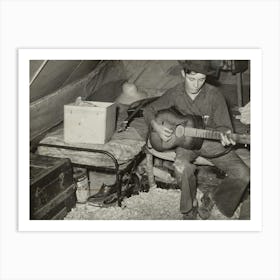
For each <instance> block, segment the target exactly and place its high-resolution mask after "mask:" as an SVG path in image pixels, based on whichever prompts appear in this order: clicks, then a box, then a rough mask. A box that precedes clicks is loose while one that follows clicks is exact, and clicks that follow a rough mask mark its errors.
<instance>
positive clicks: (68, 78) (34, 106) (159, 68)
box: [30, 60, 249, 141]
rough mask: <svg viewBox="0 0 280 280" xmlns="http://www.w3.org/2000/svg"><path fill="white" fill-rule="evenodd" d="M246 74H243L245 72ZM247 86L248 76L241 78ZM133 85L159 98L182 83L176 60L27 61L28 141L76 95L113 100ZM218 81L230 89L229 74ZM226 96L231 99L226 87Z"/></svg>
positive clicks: (58, 120) (51, 122) (56, 119)
mask: <svg viewBox="0 0 280 280" xmlns="http://www.w3.org/2000/svg"><path fill="white" fill-rule="evenodd" d="M245 74H246V72H245ZM243 80H244V81H243V82H244V85H248V84H249V75H248V74H247V75H245V78H244V79H243ZM125 81H129V82H133V83H135V84H136V86H137V87H138V89H140V90H144V91H145V92H147V93H148V95H149V96H154V95H160V94H162V93H163V92H164V91H165V90H167V89H169V88H172V87H174V86H175V85H176V84H178V83H180V82H182V81H183V80H182V76H181V74H180V67H179V63H178V61H177V60H160V61H156V60H114V61H112V60H103V61H98V60H67V61H66V60H64V61H63V60H46V61H44V60H36V61H35V60H33V61H30V140H31V141H32V140H34V139H36V138H38V137H40V135H43V134H44V133H45V132H46V131H48V130H49V129H51V128H52V127H54V126H56V125H57V124H59V123H61V122H62V121H63V107H64V105H65V104H68V103H71V102H74V101H75V99H76V98H77V97H78V96H82V98H84V99H90V100H96V101H110V102H111V101H115V100H116V98H117V97H118V96H119V95H120V94H121V91H122V84H123V83H124V82H125ZM220 82H221V83H222V85H223V84H229V85H231V86H232V91H235V87H236V85H235V82H236V79H235V77H234V76H233V75H232V74H229V73H221V77H220ZM225 94H227V97H228V98H229V100H230V98H232V96H231V95H230V94H229V87H227V92H225Z"/></svg>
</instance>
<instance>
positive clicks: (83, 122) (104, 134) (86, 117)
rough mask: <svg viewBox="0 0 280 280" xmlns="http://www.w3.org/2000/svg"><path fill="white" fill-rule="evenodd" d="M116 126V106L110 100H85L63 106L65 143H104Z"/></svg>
mask: <svg viewBox="0 0 280 280" xmlns="http://www.w3.org/2000/svg"><path fill="white" fill-rule="evenodd" d="M115 127H116V106H115V104H114V103H110V102H93V101H86V102H85V103H83V105H76V104H69V105H65V106H64V141H65V142H66V143H73V144H75V143H86V144H104V143H106V142H108V141H109V140H110V138H111V136H112V135H113V133H114V131H115Z"/></svg>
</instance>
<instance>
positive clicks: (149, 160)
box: [144, 143, 214, 188]
mask: <svg viewBox="0 0 280 280" xmlns="http://www.w3.org/2000/svg"><path fill="white" fill-rule="evenodd" d="M144 151H145V153H146V170H147V176H148V183H149V187H150V188H154V187H156V186H157V185H156V182H155V176H154V157H157V158H159V159H163V160H167V161H173V162H174V161H175V157H176V153H175V151H166V152H158V151H156V150H155V149H153V148H152V147H151V144H150V143H147V144H146V146H145V149H144ZM194 164H196V165H209V166H214V165H213V163H211V162H210V161H209V160H207V159H206V158H204V157H201V156H199V157H197V158H196V160H195V161H194Z"/></svg>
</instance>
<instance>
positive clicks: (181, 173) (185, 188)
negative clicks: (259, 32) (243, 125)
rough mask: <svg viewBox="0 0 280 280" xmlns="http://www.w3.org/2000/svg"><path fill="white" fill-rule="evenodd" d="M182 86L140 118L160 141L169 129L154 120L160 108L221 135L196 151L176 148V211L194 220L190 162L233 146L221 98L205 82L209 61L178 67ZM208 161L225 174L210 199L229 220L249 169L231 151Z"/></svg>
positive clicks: (164, 138)
mask: <svg viewBox="0 0 280 280" xmlns="http://www.w3.org/2000/svg"><path fill="white" fill-rule="evenodd" d="M182 68H183V69H182V71H181V73H182V76H183V79H184V83H182V84H180V85H178V86H177V87H175V88H173V89H171V90H168V91H167V92H165V93H164V94H163V95H162V96H161V97H160V98H159V99H157V100H156V101H154V102H153V103H151V104H149V105H148V106H146V108H145V109H144V118H145V120H146V122H147V124H148V125H151V127H152V129H153V130H154V131H155V132H157V133H158V135H159V136H160V138H161V139H162V140H163V141H169V140H170V139H171V136H172V133H173V132H172V130H170V129H169V128H167V127H165V126H164V125H162V124H159V123H157V122H156V121H155V118H156V115H157V113H158V112H159V111H161V110H163V109H168V108H171V107H175V109H176V110H177V111H179V112H180V113H181V114H182V115H186V114H191V115H199V116H202V118H203V119H204V120H206V123H205V124H206V129H214V130H218V131H220V132H221V141H220V142H217V141H212V140H204V141H203V144H202V146H201V148H200V149H199V150H187V149H183V148H181V147H177V148H176V160H175V163H174V167H175V175H176V179H177V182H178V184H179V186H180V188H181V200H180V211H181V213H182V214H183V218H184V219H196V218H197V200H196V188H197V186H196V178H195V174H194V173H195V169H196V167H195V165H194V164H193V161H194V160H195V159H196V158H197V157H198V156H200V155H213V154H219V153H223V152H224V151H225V150H226V148H225V147H226V146H228V145H235V142H234V141H233V139H232V138H231V131H232V124H231V120H230V116H229V112H228V108H227V105H226V102H225V99H224V97H223V95H222V94H221V93H220V92H219V91H218V89H217V88H216V87H214V86H212V85H210V84H208V83H206V76H207V75H208V74H209V68H210V61H208V60H193V61H192V60H188V61H185V63H184V64H183V65H182ZM210 161H211V162H212V163H213V164H214V165H215V166H216V167H218V168H219V169H221V170H223V171H224V172H225V173H226V174H227V175H226V177H225V179H224V180H223V182H222V184H221V185H219V186H218V187H217V188H216V190H215V192H214V193H213V197H212V198H213V200H214V201H215V202H216V204H217V206H218V208H219V209H220V211H221V212H222V213H223V214H224V215H226V216H228V217H230V216H232V215H233V213H234V211H235V210H236V208H237V206H238V204H239V202H240V199H241V196H242V194H243V192H244V190H245V189H246V187H247V185H248V183H249V180H250V170H249V168H248V167H247V166H246V165H245V164H244V162H243V161H242V160H241V159H240V158H239V157H238V155H237V154H236V153H235V151H233V150H231V151H230V152H228V153H225V154H223V155H222V156H219V157H216V158H211V159H210Z"/></svg>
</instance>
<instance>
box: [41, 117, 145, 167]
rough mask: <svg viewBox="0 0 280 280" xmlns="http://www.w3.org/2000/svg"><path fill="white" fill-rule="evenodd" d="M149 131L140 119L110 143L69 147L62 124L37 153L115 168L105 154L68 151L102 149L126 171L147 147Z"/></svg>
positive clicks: (47, 138) (78, 162) (43, 142)
mask: <svg viewBox="0 0 280 280" xmlns="http://www.w3.org/2000/svg"><path fill="white" fill-rule="evenodd" d="M119 124H120V123H118V126H119ZM118 126H117V127H118ZM146 132H147V125H146V124H145V121H144V119H143V118H136V119H134V120H133V121H132V122H131V124H130V126H129V127H128V128H127V130H126V131H123V132H120V133H118V132H117V131H116V132H115V133H114V134H113V136H112V138H111V140H110V141H109V142H107V143H106V144H82V143H81V144H69V143H66V142H64V129H63V125H61V126H59V127H57V128H56V129H55V130H54V131H52V132H50V133H48V134H47V135H46V136H45V137H44V138H43V139H42V140H41V141H40V144H39V146H38V150H37V153H38V154H40V155H47V156H53V157H60V158H69V159H70V160H71V162H72V163H75V164H81V165H90V166H97V167H107V168H114V167H115V165H114V162H113V160H112V159H111V158H110V157H109V156H107V155H105V154H101V153H95V152H88V151H76V150H71V149H68V148H69V147H70V148H71V147H74V148H85V149H98V150H103V151H106V152H109V153H111V154H112V155H113V156H114V157H115V158H116V160H117V161H118V164H119V165H120V168H122V167H125V166H126V165H127V164H128V163H129V162H130V161H131V160H132V159H133V158H134V157H135V156H136V155H137V154H139V153H140V152H141V150H142V148H143V146H144V145H145V135H146ZM42 144H43V146H42ZM48 145H59V146H61V147H59V148H57V147H48Z"/></svg>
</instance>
